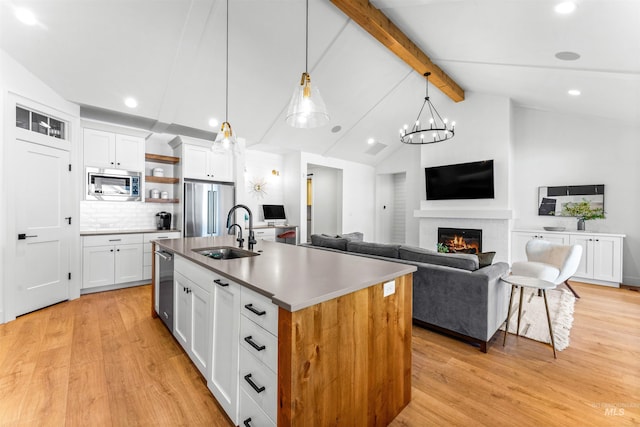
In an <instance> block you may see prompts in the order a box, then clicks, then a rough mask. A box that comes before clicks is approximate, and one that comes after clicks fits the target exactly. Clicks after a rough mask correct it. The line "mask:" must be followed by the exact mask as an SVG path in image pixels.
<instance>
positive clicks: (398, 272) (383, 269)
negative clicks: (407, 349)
mask: <svg viewBox="0 0 640 427" xmlns="http://www.w3.org/2000/svg"><path fill="white" fill-rule="evenodd" d="M155 243H156V244H157V245H159V246H160V247H162V248H163V249H165V250H167V251H169V252H173V253H175V254H178V255H180V256H182V257H184V258H186V259H188V260H190V261H193V262H195V263H196V264H199V265H201V266H203V267H206V268H208V269H209V270H212V271H214V272H215V273H218V274H220V275H222V276H225V277H227V278H228V279H231V280H233V281H235V282H237V283H239V284H240V285H243V286H246V287H248V288H251V289H253V290H255V291H256V292H259V293H261V294H263V295H265V296H267V297H269V298H271V300H272V301H273V302H274V303H275V304H277V305H279V306H280V307H282V308H284V309H285V310H288V311H297V310H300V309H303V308H306V307H310V306H312V305H315V304H319V303H321V302H324V301H329V300H331V299H334V298H337V297H339V296H342V295H347V294H350V293H352V292H355V291H358V290H360V289H364V288H367V287H369V286H371V285H375V284H376V283H381V282H385V281H388V280H392V279H395V278H396V277H399V276H403V275H405V274H408V273H412V272H414V271H416V267H415V266H413V265H408V264H400V263H394V262H387V261H381V260H376V259H371V258H366V257H361V256H354V255H348V254H342V253H337V252H331V251H322V250H317V249H313V248H307V247H301V246H294V245H287V244H283V243H275V242H268V241H264V240H260V241H259V242H258V243H257V244H256V245H255V246H254V248H253V251H254V252H259V253H260V255H259V256H254V257H247V258H237V259H227V260H215V259H211V258H207V257H205V256H203V255H200V254H197V253H195V252H193V251H192V249H201V248H207V247H213V246H236V241H235V238H234V236H223V237H191V238H186V239H171V240H159V241H156V242H155ZM245 248H246V247H245Z"/></svg>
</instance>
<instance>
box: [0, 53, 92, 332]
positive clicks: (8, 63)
mask: <svg viewBox="0 0 640 427" xmlns="http://www.w3.org/2000/svg"><path fill="white" fill-rule="evenodd" d="M10 94H11V95H13V94H15V95H17V96H19V97H22V98H24V99H26V100H29V101H31V102H33V103H37V104H41V105H44V106H46V107H47V108H48V109H49V110H57V111H60V112H61V113H63V114H64V115H68V116H70V117H72V120H71V123H70V129H69V139H70V142H71V159H72V162H73V163H74V164H75V165H79V164H80V161H79V160H80V159H79V157H78V144H79V141H80V137H79V132H80V127H79V117H80V108H79V107H78V106H77V105H75V104H72V103H70V102H68V101H66V100H65V99H63V98H62V97H61V96H60V95H58V94H57V93H56V92H54V91H53V90H52V89H51V88H49V87H48V86H47V85H45V84H44V83H43V82H42V81H40V80H39V79H38V78H36V77H35V76H34V75H33V74H31V73H30V72H29V71H28V70H27V69H26V68H24V67H23V66H22V65H20V64H19V63H18V62H17V61H15V60H14V59H13V58H12V57H10V56H9V55H7V53H6V52H4V51H3V50H0V129H2V131H1V132H0V137H1V138H2V141H1V144H0V145H1V148H0V165H2V173H1V174H0V205H1V206H2V207H1V208H0V266H1V267H2V268H1V269H0V323H2V322H3V321H4V314H5V310H4V307H5V304H6V301H7V299H6V295H7V289H6V286H5V284H6V283H7V282H8V273H7V270H8V269H7V256H8V252H9V251H10V250H11V251H13V250H14V246H9V245H15V242H14V240H13V239H11V238H10V236H9V234H11V235H13V233H9V231H10V227H12V224H9V222H10V218H11V216H10V215H9V209H11V206H12V204H11V203H10V200H9V190H8V186H9V185H11V184H12V182H11V176H10V175H9V174H10V171H11V168H10V167H8V166H9V165H8V163H9V162H10V160H9V159H10V156H9V155H8V153H10V152H11V146H12V140H11V139H12V138H11V135H12V134H13V127H14V126H15V105H13V104H11V101H10V100H9V98H10ZM27 166H28V165H27ZM76 187H77V186H75V185H74V186H73V188H76ZM71 191H73V190H71ZM78 198H79V194H78V192H77V191H75V192H74V197H73V199H74V200H78ZM74 203H75V202H74ZM73 212H74V214H73V215H74V217H76V218H78V215H79V208H78V207H77V206H76V207H75V209H74V211H73ZM12 214H13V213H12ZM17 214H19V213H17ZM77 231H78V221H75V222H74V223H73V224H72V233H74V235H76V236H77V237H76V240H75V241H74V242H72V245H71V246H72V249H71V257H70V259H71V272H72V277H73V279H72V281H71V284H70V290H71V298H77V297H78V296H79V295H80V274H79V271H80V252H79V245H80V243H79V242H80V238H79V234H78V232H77Z"/></svg>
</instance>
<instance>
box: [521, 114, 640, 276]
mask: <svg viewBox="0 0 640 427" xmlns="http://www.w3.org/2000/svg"><path fill="white" fill-rule="evenodd" d="M514 123H515V141H514V162H515V164H514V166H515V167H514V174H513V176H514V182H513V184H514V188H515V189H516V191H515V192H514V200H513V201H514V211H515V216H516V217H515V222H514V223H515V227H516V228H528V227H536V228H540V227H543V226H545V225H547V226H549V225H551V226H553V225H558V226H566V227H567V229H569V230H572V229H575V228H576V220H575V218H549V217H540V216H538V215H537V213H538V210H537V200H538V187H540V186H555V185H580V184H604V185H605V212H606V219H603V220H593V221H587V231H601V232H611V233H623V234H626V235H627V238H626V239H625V241H624V271H623V283H625V284H629V285H638V286H640V221H639V220H638V214H637V213H638V212H640V193H639V191H640V190H639V188H640V186H639V184H640V168H639V167H638V160H639V159H640V143H639V142H640V125H639V124H636V125H632V124H628V123H623V122H617V121H614V120H606V119H601V118H597V119H596V118H592V117H586V116H577V115H567V114H555V113H549V112H543V111H537V110H532V109H527V108H515V117H514Z"/></svg>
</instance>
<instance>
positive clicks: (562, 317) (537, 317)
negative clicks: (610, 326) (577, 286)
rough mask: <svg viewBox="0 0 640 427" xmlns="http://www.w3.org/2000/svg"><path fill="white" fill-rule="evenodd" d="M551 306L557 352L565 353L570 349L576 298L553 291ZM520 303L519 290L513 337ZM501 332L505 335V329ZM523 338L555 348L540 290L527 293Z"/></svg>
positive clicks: (511, 322) (526, 290) (511, 326)
mask: <svg viewBox="0 0 640 427" xmlns="http://www.w3.org/2000/svg"><path fill="white" fill-rule="evenodd" d="M547 302H548V303H549V314H550V315H551V325H552V327H553V338H554V340H555V345H556V350H558V351H562V350H564V349H565V348H567V347H569V334H570V333H571V326H572V325H573V307H574V305H575V302H576V297H575V296H574V295H573V294H572V293H571V292H569V291H568V290H566V289H552V290H549V291H547ZM519 303H520V289H516V290H515V291H514V294H513V303H512V307H511V318H510V319H509V333H512V334H515V333H516V327H517V324H518V305H519ZM500 329H501V330H503V331H504V325H503V326H502V327H501V328H500ZM520 335H521V336H525V337H527V338H530V339H532V340H536V341H540V342H544V343H548V344H551V338H550V336H549V325H548V324H547V313H546V311H545V308H544V297H543V296H542V295H540V296H538V290H537V289H532V288H524V289H523V295H522V318H521V320H520Z"/></svg>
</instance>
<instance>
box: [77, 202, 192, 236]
mask: <svg viewBox="0 0 640 427" xmlns="http://www.w3.org/2000/svg"><path fill="white" fill-rule="evenodd" d="M173 209H174V205H173V204H171V203H167V204H158V203H143V202H100V201H82V202H80V231H104V230H149V229H155V228H156V213H158V212H162V211H164V212H169V213H170V214H172V215H173ZM172 222H173V223H172V224H171V225H172V227H173V228H179V227H178V226H177V225H176V224H175V217H173V218H172Z"/></svg>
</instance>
